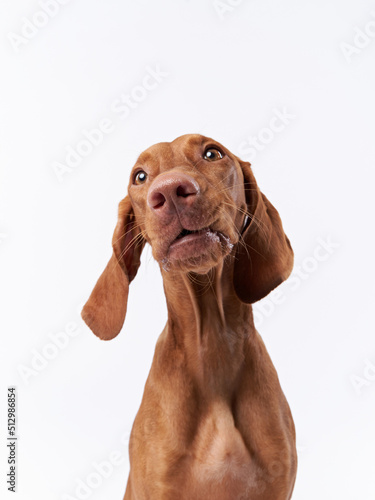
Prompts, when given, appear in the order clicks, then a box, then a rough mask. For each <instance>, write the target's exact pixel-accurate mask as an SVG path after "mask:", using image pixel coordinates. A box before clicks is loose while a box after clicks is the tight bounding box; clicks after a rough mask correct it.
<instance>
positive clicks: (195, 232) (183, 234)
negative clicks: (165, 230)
mask: <svg viewBox="0 0 375 500" xmlns="http://www.w3.org/2000/svg"><path fill="white" fill-rule="evenodd" d="M200 231H202V230H195V231H190V230H189V229H183V230H182V231H181V233H180V234H179V235H178V236H177V238H176V239H175V240H174V241H176V240H180V239H181V238H184V237H185V236H188V235H189V234H197V233H199V232H200Z"/></svg>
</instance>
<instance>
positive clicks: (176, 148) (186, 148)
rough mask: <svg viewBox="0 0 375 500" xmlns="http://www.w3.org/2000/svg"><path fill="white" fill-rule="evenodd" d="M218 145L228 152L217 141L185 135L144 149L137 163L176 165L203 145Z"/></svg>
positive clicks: (199, 136)
mask: <svg viewBox="0 0 375 500" xmlns="http://www.w3.org/2000/svg"><path fill="white" fill-rule="evenodd" d="M208 144H210V145H215V144H216V145H218V146H219V147H221V148H222V149H223V150H225V151H226V152H227V153H229V151H228V150H227V149H226V148H224V147H223V146H222V145H221V144H220V143H218V142H217V141H215V140H213V139H210V138H209V137H205V136H203V135H200V134H185V135H182V136H180V137H177V139H175V140H173V141H171V142H159V143H158V144H154V145H153V146H151V147H149V148H148V149H146V150H145V151H144V152H143V153H141V154H140V155H139V157H138V160H137V163H138V164H143V163H147V164H150V163H153V164H154V165H160V164H161V163H163V165H168V164H176V163H178V162H180V161H181V160H183V159H186V158H187V157H188V156H189V154H194V153H195V152H196V151H197V150H198V151H199V150H201V149H202V148H203V147H204V146H205V145H208Z"/></svg>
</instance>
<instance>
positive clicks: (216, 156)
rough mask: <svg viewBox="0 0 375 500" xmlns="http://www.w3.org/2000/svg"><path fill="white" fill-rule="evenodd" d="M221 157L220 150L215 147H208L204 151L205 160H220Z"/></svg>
mask: <svg viewBox="0 0 375 500" xmlns="http://www.w3.org/2000/svg"><path fill="white" fill-rule="evenodd" d="M222 157H223V155H222V153H221V151H219V150H218V149H216V148H208V149H206V151H205V152H204V155H203V158H204V159H205V160H207V161H217V160H221V159H222Z"/></svg>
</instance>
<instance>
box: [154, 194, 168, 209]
mask: <svg viewBox="0 0 375 500" xmlns="http://www.w3.org/2000/svg"><path fill="white" fill-rule="evenodd" d="M164 203H165V196H164V195H163V194H162V193H153V194H152V200H151V205H152V208H154V209H156V208H161V207H162V206H163V205H164Z"/></svg>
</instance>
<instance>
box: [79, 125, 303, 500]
mask: <svg viewBox="0 0 375 500" xmlns="http://www.w3.org/2000/svg"><path fill="white" fill-rule="evenodd" d="M128 193H129V194H128V196H126V197H125V198H124V199H123V200H122V201H121V202H120V205H119V215H118V222H117V225H116V228H115V232H114V235H113V240H112V245H113V255H112V257H111V259H110V261H109V263H108V265H107V267H106V269H105V270H104V272H103V274H102V275H101V276H100V278H99V280H98V282H97V284H96V286H95V288H94V290H93V292H92V294H91V296H90V298H89V300H88V302H87V303H86V305H85V306H84V308H83V312H82V316H83V319H84V320H85V322H86V323H87V324H88V326H89V327H90V328H91V329H92V331H93V332H94V333H95V334H96V335H97V336H98V337H100V338H101V339H104V340H109V339H112V338H113V337H115V336H116V335H117V334H118V333H119V332H120V330H121V328H122V325H123V323H124V319H125V313H126V307H127V298H128V290H129V283H130V282H131V281H132V280H133V279H134V277H135V275H136V274H137V270H138V267H139V265H140V257H141V252H142V249H143V247H144V245H145V244H146V242H147V243H149V244H150V245H151V247H152V253H153V256H154V258H155V259H156V260H157V262H158V263H159V264H160V269H161V273H162V276H163V280H164V291H165V295H166V301H167V308H168V320H167V324H166V326H165V328H164V330H163V332H162V333H161V335H160V337H159V340H158V342H157V344H156V348H155V355H154V360H153V363H152V366H151V370H150V373H149V376H148V379H147V382H146V386H145V390H144V395H143V399H142V403H141V406H140V409H139V411H138V414H137V416H136V418H135V421H134V425H133V429H132V433H131V437H130V443H129V454H130V475H129V479H128V483H127V488H126V492H125V497H124V499H125V500H211V499H212V500H288V499H290V498H291V495H292V491H293V486H294V481H295V476H296V469H297V456H296V446H295V430H294V424H293V419H292V415H291V412H290V409H289V406H288V403H287V401H286V399H285V396H284V394H283V392H282V390H281V387H280V384H279V380H278V376H277V373H276V370H275V368H274V366H273V364H272V362H271V359H270V357H269V355H268V353H267V350H266V348H265V346H264V344H263V342H262V339H261V337H260V336H259V334H258V332H257V331H256V329H255V327H254V322H253V314H252V306H251V304H252V303H254V302H256V301H257V300H260V299H261V298H262V297H264V296H265V295H267V294H268V293H269V292H270V291H271V290H272V289H274V288H275V287H276V286H278V285H279V284H280V283H281V282H282V281H284V280H285V279H286V278H287V277H288V275H289V274H290V272H291V269H292V266H293V251H292V249H291V246H290V243H289V240H288V238H287V237H286V236H285V234H284V231H283V227H282V223H281V220H280V217H279V214H278V212H277V211H276V209H275V208H274V207H273V205H271V203H270V202H269V201H268V199H267V198H266V197H265V196H264V195H263V194H262V193H261V192H260V190H259V188H258V186H257V183H256V181H255V178H254V175H253V173H252V171H251V168H250V164H249V163H245V162H243V161H241V160H240V159H239V158H237V157H236V156H235V155H233V154H232V153H231V152H230V151H228V150H227V149H226V148H225V147H223V146H222V145H221V144H219V143H217V142H216V141H213V140H212V139H209V138H207V137H203V136H201V135H184V136H182V137H179V138H177V139H176V140H174V141H173V142H164V143H160V144H156V145H154V146H152V147H151V148H149V149H147V150H146V151H145V152H143V153H142V154H141V155H140V156H139V158H138V160H137V162H136V164H135V166H134V168H133V170H132V173H131V176H130V182H129V187H128Z"/></svg>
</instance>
